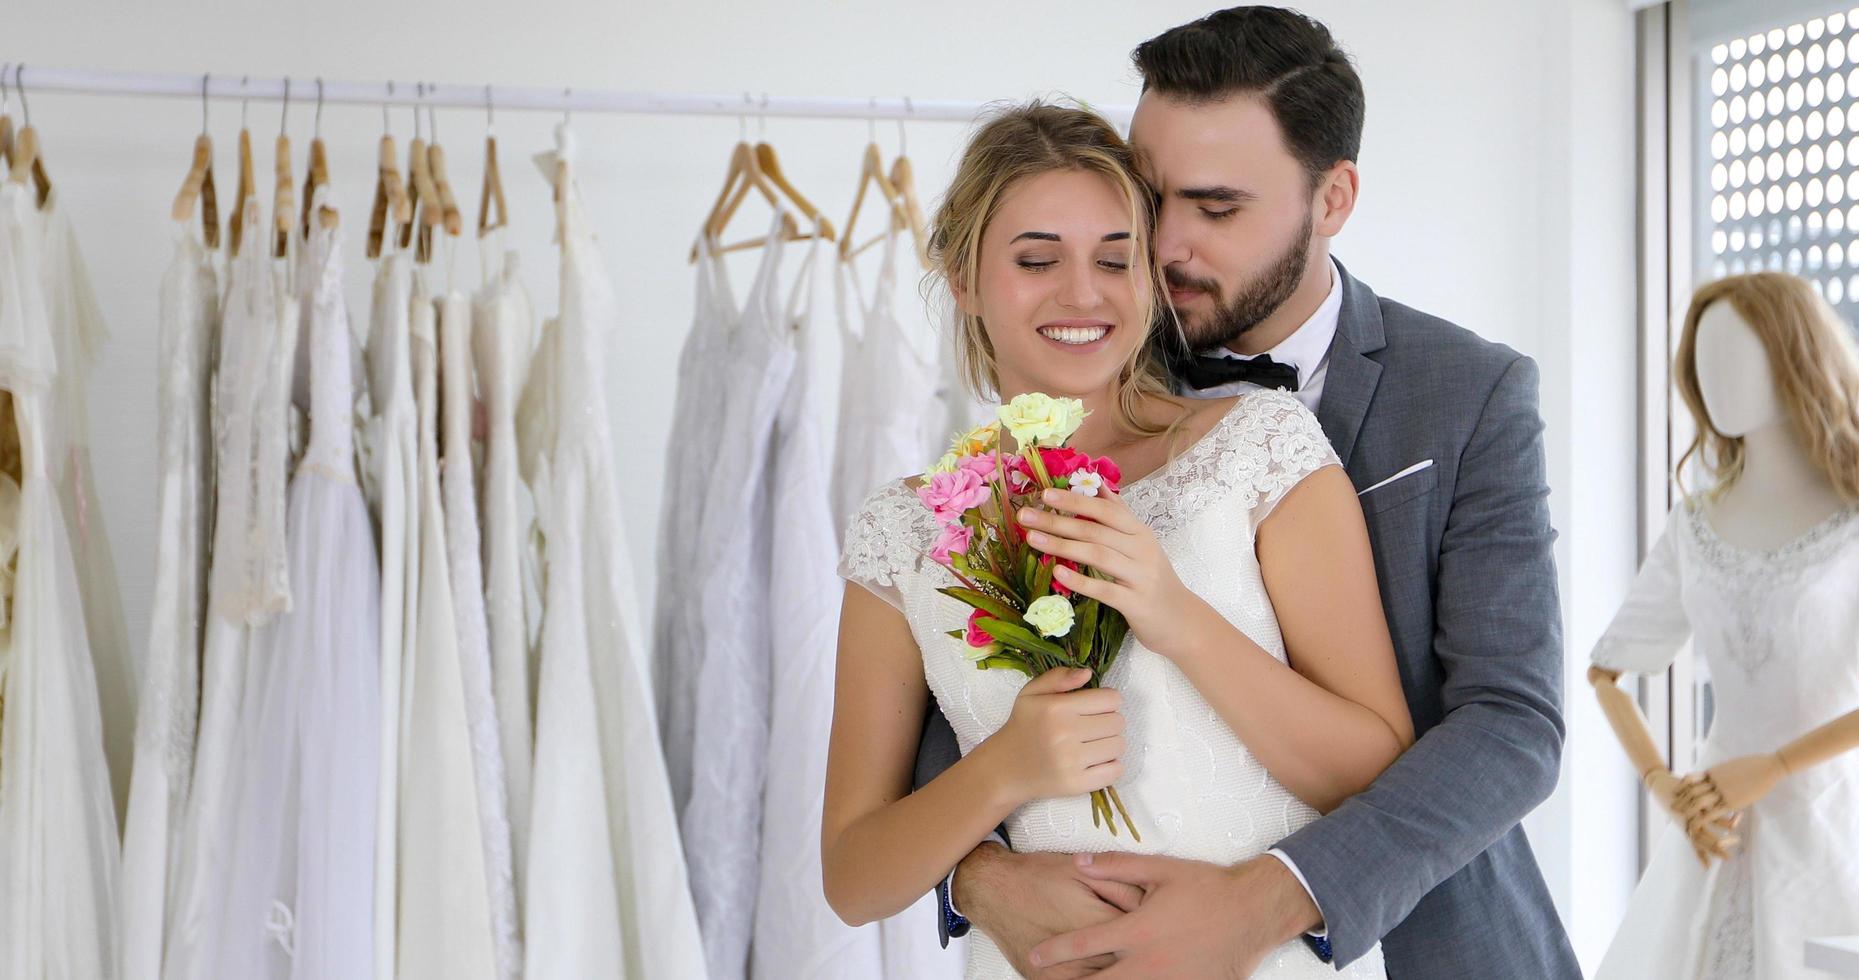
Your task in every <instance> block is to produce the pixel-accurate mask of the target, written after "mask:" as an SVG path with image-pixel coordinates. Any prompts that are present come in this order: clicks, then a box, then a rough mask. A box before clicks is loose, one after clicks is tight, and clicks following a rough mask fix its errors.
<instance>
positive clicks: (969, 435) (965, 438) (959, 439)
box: [949, 422, 1001, 456]
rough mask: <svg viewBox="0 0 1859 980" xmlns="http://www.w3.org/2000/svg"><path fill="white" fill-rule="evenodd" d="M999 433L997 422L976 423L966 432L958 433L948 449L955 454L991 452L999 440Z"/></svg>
mask: <svg viewBox="0 0 1859 980" xmlns="http://www.w3.org/2000/svg"><path fill="white" fill-rule="evenodd" d="M1000 433H1001V426H1000V423H999V422H989V423H987V424H986V425H977V426H975V427H974V428H972V429H969V430H968V431H967V432H963V433H960V434H958V435H957V436H956V437H955V443H954V445H952V446H950V447H949V451H950V452H952V453H954V454H955V455H957V456H979V455H981V454H982V453H985V452H991V451H993V449H994V448H995V446H996V445H997V444H998V443H999V442H1000Z"/></svg>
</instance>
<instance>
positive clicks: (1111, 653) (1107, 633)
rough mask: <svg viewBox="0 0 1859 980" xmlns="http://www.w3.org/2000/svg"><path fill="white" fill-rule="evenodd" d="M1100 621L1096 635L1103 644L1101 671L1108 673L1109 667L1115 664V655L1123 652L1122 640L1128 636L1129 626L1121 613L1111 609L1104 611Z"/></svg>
mask: <svg viewBox="0 0 1859 980" xmlns="http://www.w3.org/2000/svg"><path fill="white" fill-rule="evenodd" d="M1101 619H1102V621H1101V622H1099V623H1098V626H1097V633H1098V638H1099V640H1100V641H1102V642H1103V644H1104V646H1103V650H1104V667H1103V669H1104V671H1105V672H1108V671H1109V670H1110V665H1111V664H1114V663H1116V662H1117V655H1118V654H1119V653H1121V652H1123V638H1124V637H1125V636H1127V635H1128V634H1129V631H1130V624H1129V622H1128V621H1127V620H1125V619H1124V618H1123V614H1122V613H1120V612H1117V611H1116V610H1113V609H1107V610H1105V611H1104V615H1103V617H1101Z"/></svg>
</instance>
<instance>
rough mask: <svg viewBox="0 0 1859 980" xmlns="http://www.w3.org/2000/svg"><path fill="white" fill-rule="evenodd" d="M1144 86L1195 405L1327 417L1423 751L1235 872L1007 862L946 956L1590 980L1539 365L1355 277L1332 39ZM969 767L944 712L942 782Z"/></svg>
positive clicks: (1223, 29) (1226, 971) (1273, 46)
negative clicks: (1563, 859) (1306, 955)
mask: <svg viewBox="0 0 1859 980" xmlns="http://www.w3.org/2000/svg"><path fill="white" fill-rule="evenodd" d="M1135 61H1136V66H1137V68H1138V69H1139V70H1140V71H1141V73H1142V76H1143V95H1142V99H1141V102H1140V103H1139V104H1138V106H1137V109H1136V116H1135V119H1134V121H1133V122H1132V124H1131V127H1130V138H1131V141H1132V142H1133V143H1134V144H1135V145H1136V149H1137V150H1138V152H1139V154H1140V156H1141V157H1142V159H1143V160H1144V167H1145V170H1146V173H1145V176H1146V177H1147V178H1148V180H1149V181H1150V184H1151V186H1152V188H1153V189H1154V190H1155V192H1156V194H1157V202H1158V204H1157V207H1158V212H1157V221H1158V227H1157V231H1156V235H1155V248H1156V259H1157V262H1158V263H1159V264H1160V265H1161V266H1162V268H1163V271H1164V274H1165V275H1166V277H1167V283H1168V287H1169V300H1170V303H1171V305H1172V306H1173V307H1174V310H1175V311H1176V314H1177V315H1178V316H1179V318H1180V321H1181V323H1182V327H1183V331H1184V332H1185V336H1186V339H1187V341H1188V344H1189V346H1191V347H1192V348H1193V349H1194V350H1195V351H1196V352H1197V353H1195V354H1190V355H1187V356H1178V357H1176V358H1175V363H1176V365H1177V368H1176V372H1175V373H1176V376H1177V381H1178V384H1179V387H1180V389H1181V390H1182V391H1183V393H1185V394H1191V395H1196V396H1201V397H1214V396H1219V395H1229V394H1233V393H1236V392H1238V391H1240V390H1242V388H1243V387H1244V385H1245V384H1246V383H1248V382H1250V383H1257V384H1262V385H1265V386H1268V387H1283V388H1287V389H1290V390H1292V391H1294V392H1296V395H1297V397H1298V398H1299V399H1301V400H1302V401H1303V402H1304V404H1305V405H1307V406H1309V407H1310V408H1311V409H1313V410H1314V411H1315V412H1316V414H1317V418H1318V419H1319V421H1320V422H1321V423H1322V425H1323V429H1324V432H1325V433H1326V434H1327V435H1328V436H1329V438H1330V441H1331V443H1332V444H1333V445H1334V446H1335V448H1336V452H1337V455H1338V456H1340V457H1341V459H1342V460H1343V463H1344V466H1345V468H1346V470H1347V471H1348V474H1349V476H1350V478H1351V479H1352V480H1354V481H1355V484H1356V487H1357V489H1358V490H1359V491H1360V492H1361V501H1362V510H1363V513H1364V515H1365V516H1366V519H1367V523H1368V530H1369V536H1370V540H1371V542H1372V544H1373V547H1374V551H1375V567H1376V572H1377V575H1378V577H1379V579H1380V585H1381V594H1382V603H1383V605H1384V607H1385V608H1386V612H1387V616H1388V626H1389V628H1390V630H1391V632H1392V634H1393V637H1394V644H1395V648H1396V651H1397V654H1398V658H1399V661H1400V670H1401V681H1402V685H1403V687H1404V689H1405V691H1406V695H1407V702H1408V707H1409V708H1410V709H1411V710H1412V713H1413V719H1414V726H1415V729H1416V732H1417V734H1418V735H1419V736H1420V737H1419V740H1418V741H1417V742H1416V743H1415V745H1414V747H1413V748H1412V749H1411V750H1410V751H1408V753H1407V754H1406V755H1404V756H1402V757H1401V758H1400V759H1399V760H1397V761H1396V762H1395V763H1394V765H1393V766H1391V767H1390V768H1389V769H1388V770H1387V772H1385V773H1383V774H1382V776H1381V777H1380V779H1378V780H1377V781H1376V782H1375V784H1374V785H1373V786H1371V787H1370V788H1369V789H1368V790H1367V791H1365V792H1363V793H1362V794H1361V795H1359V796H1357V797H1355V798H1354V799H1352V800H1349V801H1348V802H1346V803H1344V804H1343V805H1342V806H1340V807H1338V808H1337V809H1336V810H1334V811H1333V812H1331V813H1329V814H1328V815H1326V816H1325V817H1323V818H1322V819H1319V820H1317V821H1316V822H1314V823H1312V824H1310V825H1309V826H1307V827H1306V828H1304V829H1303V830H1300V831H1298V832H1297V833H1295V834H1293V835H1292V836H1290V837H1288V838H1286V839H1285V840H1283V841H1281V842H1279V844H1278V846H1277V847H1276V848H1274V849H1273V850H1272V851H1270V852H1269V853H1267V854H1265V855H1261V856H1259V857H1257V858H1254V859H1252V860H1249V861H1246V862H1243V863H1241V864H1239V865H1236V866H1233V867H1224V866H1217V865H1212V864H1206V863H1202V862H1196V861H1186V860H1179V859H1173V858H1157V857H1141V856H1136V855H1127V854H1099V855H1077V856H1072V855H1051V854H1016V853H1014V852H1013V851H1011V850H1009V849H1008V848H1006V847H1004V846H1002V845H1001V844H1000V843H995V842H987V843H983V844H981V845H980V846H979V847H977V848H976V849H975V850H974V851H972V852H971V853H970V854H969V855H968V856H967V857H966V858H965V859H963V861H962V863H961V865H960V866H959V867H958V868H957V869H956V870H955V872H954V873H953V875H952V885H951V882H945V883H944V887H943V888H942V889H940V891H941V892H942V894H943V896H944V907H943V913H944V915H943V925H944V929H945V935H947V934H951V933H952V934H956V935H959V934H961V933H962V932H965V931H966V929H967V928H968V925H969V922H970V921H972V923H973V926H974V927H975V928H978V929H981V930H982V931H983V932H985V933H987V934H988V935H989V936H990V937H991V938H993V939H994V940H995V941H996V942H997V943H998V944H999V945H1000V947H1001V948H1002V950H1003V951H1004V952H1005V953H1006V954H1007V955H1008V957H1009V959H1011V960H1012V961H1013V962H1014V964H1015V965H1016V966H1017V967H1018V968H1019V969H1020V970H1021V971H1022V972H1023V973H1026V974H1027V975H1028V976H1031V977H1035V978H1047V977H1052V978H1056V977H1073V976H1082V975H1085V974H1089V973H1094V972H1097V971H1098V970H1100V969H1104V968H1108V974H1114V975H1116V976H1118V977H1125V976H1127V977H1163V976H1217V977H1244V976H1248V975H1250V974H1251V973H1252V972H1253V971H1254V970H1255V969H1257V968H1258V966H1259V964H1260V963H1261V961H1262V959H1263V958H1264V957H1265V956H1266V955H1267V954H1268V953H1269V952H1270V951H1271V950H1273V949H1275V948H1276V947H1278V946H1279V945H1281V944H1283V943H1285V942H1288V941H1291V940H1293V939H1295V938H1297V937H1298V936H1300V935H1306V936H1308V937H1311V938H1309V939H1307V941H1308V942H1310V944H1311V945H1312V947H1313V948H1314V949H1317V950H1318V951H1319V955H1323V956H1326V957H1333V962H1334V963H1335V964H1336V965H1337V966H1338V967H1341V966H1343V965H1346V964H1348V963H1349V962H1351V961H1353V960H1355V959H1357V958H1358V957H1360V956H1362V955H1363V954H1364V953H1366V952H1367V951H1368V950H1369V949H1370V947H1372V946H1373V945H1374V944H1375V943H1376V942H1380V943H1381V944H1382V950H1383V954H1384V956H1385V959H1386V963H1387V972H1388V975H1389V976H1390V977H1394V978H1397V980H1407V978H1416V977H1418V978H1432V977H1438V978H1448V977H1495V978H1510V977H1519V978H1531V980H1546V978H1564V977H1570V978H1579V977H1580V972H1579V968H1578V967H1577V966H1576V963H1575V958H1574V954H1573V951H1572V950H1571V949H1570V947H1569V943H1568V939H1567V937H1566V935H1565V934H1564V932H1563V929H1562V925H1561V922H1560V920H1559V919H1558V917H1557V914H1556V911H1555V909H1554V907H1553V906H1552V905H1551V903H1550V899H1549V894H1548V891H1547V889H1546V888H1545V886H1544V884H1543V878H1542V875H1541V873H1540V872H1539V871H1538V870H1537V867H1536V861H1535V858H1534V857H1533V856H1532V854H1531V852H1530V845H1529V843H1528V841H1526V840H1525V838H1524V834H1523V830H1522V828H1521V827H1520V826H1519V821H1520V820H1522V819H1523V817H1524V815H1525V814H1527V813H1529V812H1530V810H1531V809H1532V808H1534V807H1535V806H1536V805H1537V804H1539V803H1541V802H1542V801H1543V800H1544V799H1545V798H1546V797H1548V796H1549V794H1550V792H1551V791H1552V790H1553V789H1554V788H1555V784H1556V778H1557V766H1558V760H1559V756H1560V754H1561V746H1562V736H1563V725H1562V717H1561V712H1560V703H1561V697H1562V635H1561V625H1560V619H1559V614H1558V611H1557V597H1556V573H1555V566H1554V563H1553V558H1552V555H1551V543H1552V542H1553V540H1554V537H1555V532H1554V531H1553V530H1552V529H1551V528H1550V525H1549V506H1548V495H1549V491H1548V487H1547V486H1545V484H1544V476H1543V469H1544V463H1543V442H1542V430H1543V423H1542V420H1541V418H1540V417H1539V415H1538V412H1537V393H1536V391H1537V370H1536V366H1535V364H1534V363H1533V362H1532V361H1531V360H1530V359H1529V358H1527V357H1524V356H1522V355H1520V354H1518V353H1517V352H1516V351H1513V350H1511V349H1510V348H1508V347H1504V346H1502V345H1499V344H1495V343H1491V342H1488V341H1485V340H1482V339H1480V338H1479V337H1477V336H1476V335H1474V334H1472V333H1470V332H1468V331H1466V330H1464V329H1461V328H1460V327H1457V326H1454V325H1453V324H1450V323H1447V322H1446V321H1444V320H1440V319H1438V318H1437V317H1432V316H1428V315H1427V314H1425V313H1421V312H1419V311H1416V310H1413V309H1410V308H1408V307H1405V306H1402V305H1400V304H1399V303H1396V302H1393V301H1392V300H1387V299H1383V298H1381V297H1379V296H1377V295H1376V294H1375V293H1374V292H1373V291H1372V290H1370V289H1369V287H1368V286H1367V285H1365V284H1363V283H1361V282H1359V281H1357V280H1356V279H1354V278H1352V277H1351V276H1350V275H1349V273H1348V272H1347V271H1345V270H1344V269H1343V267H1342V266H1341V264H1339V263H1337V262H1335V261H1334V260H1333V259H1332V258H1331V257H1330V254H1329V251H1330V249H1329V245H1330V239H1331V238H1333V237H1334V236H1335V235H1336V234H1337V233H1339V232H1341V231H1342V228H1343V225H1344V223H1345V222H1346V221H1347V220H1348V218H1349V215H1350V213H1351V211H1352V210H1353V209H1354V207H1355V201H1356V193H1357V189H1358V182H1359V174H1358V171H1357V169H1356V164H1355V159H1356V156H1357V152H1358V149H1359V147H1360V143H1361V136H1362V118H1363V103H1364V98H1363V92H1362V84H1361V81H1360V79H1359V78H1358V77H1357V75H1356V72H1355V69H1354V68H1353V67H1352V66H1351V64H1350V62H1349V60H1348V58H1347V57H1346V56H1345V55H1344V54H1343V52H1342V51H1341V50H1339V49H1338V48H1337V46H1336V43H1335V41H1334V40H1333V39H1332V38H1331V36H1330V33H1329V31H1328V30H1327V29H1326V28H1325V27H1324V26H1323V25H1322V24H1320V23H1317V22H1316V21H1314V20H1311V19H1310V18H1308V17H1305V16H1303V15H1301V14H1298V13H1295V12H1293V11H1289V10H1283V9H1278V8H1272V7H1237V8H1234V9H1231V10H1224V11H1220V12H1219V13H1215V14H1212V15H1209V16H1207V17H1205V18H1203V19H1201V20H1199V21H1195V22H1194V23H1191V24H1186V25H1183V26H1181V27H1177V28H1175V29H1174V30H1171V31H1168V32H1167V33H1165V34H1162V35H1160V36H1159V37H1156V38H1154V39H1152V40H1149V41H1147V42H1145V43H1143V44H1142V45H1141V46H1139V47H1138V48H1137V49H1136V52H1135ZM956 754H957V751H956V748H955V739H954V736H953V734H952V733H951V732H950V730H949V727H948V723H947V721H945V720H944V719H943V717H942V715H941V714H940V712H938V711H935V710H932V711H931V712H930V719H929V724H928V726H927V727H926V729H925V733H924V744H923V747H922V750H921V754H920V758H919V762H918V776H917V779H918V784H919V785H920V784H921V783H923V782H926V781H927V780H928V779H929V778H930V777H932V776H933V775H934V774H935V773H937V772H939V771H941V769H943V768H946V767H947V766H948V765H949V764H950V763H951V762H952V761H953V760H954V759H955V757H956ZM958 910H959V911H958ZM1126 910H1127V911H1126ZM964 916H965V917H966V918H964ZM1318 936H1321V937H1322V938H1315V937H1318ZM1108 974H1107V975H1108Z"/></svg>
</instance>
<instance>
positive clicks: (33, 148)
mask: <svg viewBox="0 0 1859 980" xmlns="http://www.w3.org/2000/svg"><path fill="white" fill-rule="evenodd" d="M25 71H26V66H25V65H20V66H18V67H16V68H14V69H13V85H14V87H16V88H18V89H19V107H20V111H21V113H22V114H23V115H24V116H25V117H26V124H25V125H24V126H22V127H20V130H19V134H18V135H17V136H16V137H14V140H13V159H12V167H11V168H10V170H9V172H8V175H7V179H8V180H11V181H12V182H13V183H15V184H24V183H25V182H26V180H27V178H28V176H30V178H31V180H32V183H33V184H34V186H35V188H36V190H37V191H38V195H37V198H38V206H39V207H41V208H43V207H45V202H46V200H47V199H48V198H49V197H50V196H51V193H52V181H51V178H49V177H47V176H46V175H45V159H44V157H43V156H42V155H41V154H40V153H39V131H38V130H37V129H35V128H33V125H32V106H31V105H30V104H29V103H27V101H26V83H25V81H24V80H23V76H24V74H25Z"/></svg>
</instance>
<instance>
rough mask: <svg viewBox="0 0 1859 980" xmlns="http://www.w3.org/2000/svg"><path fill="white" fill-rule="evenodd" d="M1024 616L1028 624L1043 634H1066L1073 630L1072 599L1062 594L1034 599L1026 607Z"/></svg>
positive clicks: (1052, 635) (1055, 635)
mask: <svg viewBox="0 0 1859 980" xmlns="http://www.w3.org/2000/svg"><path fill="white" fill-rule="evenodd" d="M1024 618H1025V619H1026V623H1027V625H1028V626H1031V627H1032V628H1034V629H1036V630H1038V631H1039V632H1040V634H1041V635H1042V636H1051V637H1059V636H1064V635H1065V634H1067V633H1070V632H1071V631H1072V604H1071V600H1070V599H1067V598H1065V597H1064V596H1061V595H1049V596H1043V597H1041V598H1038V599H1034V600H1033V601H1032V603H1031V604H1029V605H1028V606H1027V607H1026V613H1025V617H1024Z"/></svg>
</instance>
